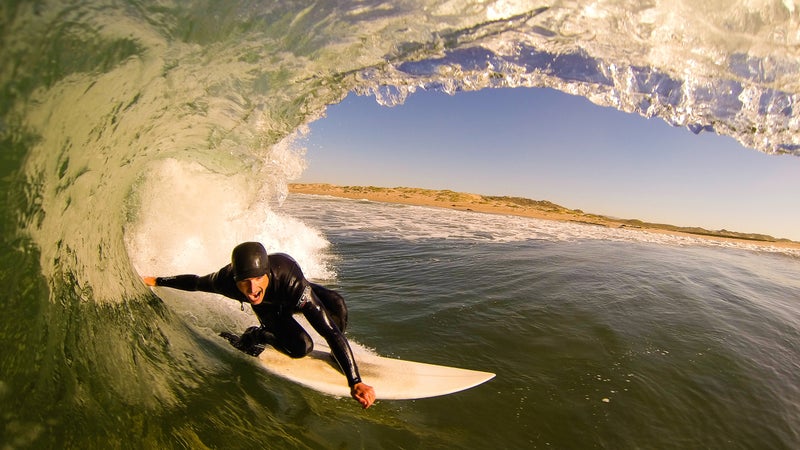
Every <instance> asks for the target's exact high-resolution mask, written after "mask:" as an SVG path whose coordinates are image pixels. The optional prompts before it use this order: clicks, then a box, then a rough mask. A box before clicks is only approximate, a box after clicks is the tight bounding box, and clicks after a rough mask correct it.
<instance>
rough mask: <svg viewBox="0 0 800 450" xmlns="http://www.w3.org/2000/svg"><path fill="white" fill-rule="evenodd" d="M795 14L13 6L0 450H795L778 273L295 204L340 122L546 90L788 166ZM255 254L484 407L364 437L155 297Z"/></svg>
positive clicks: (779, 262)
mask: <svg viewBox="0 0 800 450" xmlns="http://www.w3.org/2000/svg"><path fill="white" fill-rule="evenodd" d="M798 7H800V4H798V3H797V2H795V1H794V0H782V1H767V0H742V1H723V0H717V1H707V2H702V3H699V2H692V1H657V0H653V1H647V2H640V1H625V0H606V1H602V0H600V1H512V0H500V1H495V2H490V1H440V2H437V1H426V2H423V1H403V2H378V1H374V2H372V1H359V2H348V1H340V2H319V3H313V2H299V1H279V2H273V1H269V2H267V1H229V2H214V1H160V2H147V1H112V0H107V1H85V2H77V3H76V2H69V1H42V2H18V1H8V2H4V3H3V4H2V6H0V20H1V21H2V28H1V29H2V31H1V32H0V36H2V43H0V48H1V49H2V50H0V146H2V159H1V160H0V167H1V168H2V172H0V173H2V177H0V183H1V184H2V190H1V191H2V193H3V200H4V201H3V202H2V203H0V236H2V251H0V257H1V258H2V259H0V267H1V269H0V277H2V283H3V286H4V287H5V293H4V295H3V296H2V300H0V301H2V304H3V317H2V319H0V342H2V350H0V420H1V421H2V427H0V442H2V443H3V445H4V447H6V448H55V447H57V448H64V447H66V448H95V447H103V448H108V447H111V448H152V447H158V448H253V447H257V446H261V447H268V448H295V447H296V448H328V447H334V446H336V447H346V448H353V447H367V448H382V447H384V448H419V447H424V448H445V447H447V448H451V447H462V448H485V447H488V446H494V447H497V448H519V447H522V446H526V447H556V448H576V447H577V448H642V447H644V448H669V447H673V448H687V447H703V448H753V447H768V448H796V447H797V445H798V444H800V435H798V431H797V430H798V429H800V411H799V410H798V405H800V392H798V388H797V386H800V380H799V379H798V378H797V377H798V376H797V373H800V371H798V370H797V369H798V361H800V349H798V344H797V342H800V339H798V337H800V336H798V329H800V309H798V306H797V304H796V299H797V298H800V286H799V285H798V282H797V280H798V279H800V277H798V276H797V275H798V274H800V266H798V264H800V263H799V262H798V257H797V255H796V254H794V253H792V252H790V251H781V250H779V249H769V250H766V251H765V250H764V249H756V248H749V247H741V248H740V247H737V248H730V247H720V246H711V245H707V244H706V243H704V242H702V240H689V241H679V242H676V241H669V240H666V239H667V238H660V239H664V240H656V241H653V240H652V239H653V238H651V237H647V235H646V234H644V233H642V234H635V233H634V234H624V235H621V234H620V232H619V231H613V230H605V231H604V230H600V229H596V228H587V227H582V226H579V225H575V224H573V225H560V224H555V223H543V222H537V221H530V220H523V219H518V218H508V217H488V216H484V215H479V214H466V213H460V212H455V211H449V212H444V211H438V210H437V211H435V212H431V211H429V210H424V211H423V212H421V213H420V212H419V210H418V209H414V208H411V207H398V206H392V205H378V204H371V203H368V202H352V201H343V200H334V199H329V198H318V197H307V196H297V197H296V196H292V195H289V194H288V189H287V183H288V182H290V181H291V180H294V179H297V178H298V177H299V176H300V174H302V172H303V170H304V169H305V165H306V162H305V159H304V153H305V149H303V148H302V146H301V145H300V144H299V143H298V142H300V141H301V140H300V139H298V138H300V137H302V136H303V134H304V133H305V132H306V130H307V125H308V124H309V123H310V122H312V121H314V120H318V119H320V118H322V117H324V115H325V111H326V108H327V107H328V106H329V105H331V104H335V103H337V102H339V101H341V100H342V99H343V98H344V97H345V96H347V95H348V94H349V93H355V94H358V95H369V96H373V97H375V99H376V100H377V101H378V102H379V103H381V104H383V105H386V106H398V105H401V104H402V103H403V101H404V100H405V99H406V98H407V97H408V96H409V95H413V94H414V93H415V92H417V91H420V90H435V91H442V92H447V93H450V94H457V93H458V92H461V91H469V90H478V89H490V88H499V87H519V88H524V87H537V88H538V87H548V88H553V89H556V90H559V91H563V92H566V93H570V94H575V95H580V96H583V97H585V98H587V99H589V100H590V101H592V102H594V103H596V104H598V105H603V106H611V107H615V108H617V109H620V110H622V111H626V112H630V113H634V114H640V115H643V116H646V117H653V118H658V119H661V120H665V121H666V122H668V123H670V124H673V125H675V126H681V127H688V128H689V129H691V130H692V131H694V132H696V133H710V132H714V133H719V134H722V135H728V136H731V137H733V138H735V139H737V140H738V141H739V142H741V143H742V144H744V145H745V146H747V147H749V148H752V149H753V151H761V152H765V153H770V154H788V155H795V156H800V133H798V129H799V128H800V122H799V121H800V119H799V117H800V114H798V110H797V103H798V95H799V94H800V84H798V83H799V82H798V80H800V77H799V76H798V75H800V73H799V72H800V63H799V62H798V61H800V55H799V54H798V53H800V50H798V49H800V45H798V44H800V11H798ZM400 107H402V106H400ZM320 211H322V212H323V213H322V214H320ZM462 214H463V215H462ZM243 240H260V241H262V242H263V243H264V244H265V246H266V247H267V248H268V250H269V251H284V252H288V253H290V254H292V255H293V256H294V257H295V258H296V259H297V260H298V261H299V262H300V264H301V266H302V267H303V268H304V271H305V273H306V275H307V276H308V277H309V278H312V279H315V280H318V281H321V282H324V283H326V284H329V285H332V286H333V287H336V288H337V289H340V290H341V291H342V292H343V293H344V294H345V296H346V297H347V299H348V304H350V305H351V310H352V313H351V314H352V319H351V320H352V322H353V325H352V329H350V330H349V335H350V338H351V339H353V340H354V341H356V342H359V343H360V344H363V345H364V346H366V347H368V348H371V349H374V350H375V351H376V352H378V353H381V354H384V355H387V356H397V357H403V358H407V359H417V360H425V361H429V362H433V363H439V364H447V365H458V366H465V367H470V368H475V369H479V370H488V371H492V372H497V373H498V378H497V379H496V380H493V381H492V383H491V384H489V385H487V386H484V387H482V388H479V389H475V390H472V391H470V392H468V393H465V394H463V395H458V396H449V397H444V398H440V399H431V400H426V401H419V402H407V403H393V402H386V403H383V404H380V405H376V408H373V409H370V410H369V412H368V413H365V412H363V411H360V410H358V409H357V408H355V407H354V406H355V405H353V404H351V403H352V402H351V401H347V400H337V399H331V398H328V397H325V396H321V395H318V394H315V393H313V392H309V391H308V390H305V389H303V388H301V387H298V386H294V385H292V384H290V383H287V382H284V381H281V380H279V379H276V378H274V377H270V376H267V375H266V374H265V373H264V372H263V371H261V370H260V369H259V368H258V367H257V366H256V365H255V364H253V362H252V361H251V360H249V359H248V358H247V357H245V356H244V355H240V354H237V353H235V352H234V351H232V349H230V348H228V347H226V345H224V342H220V340H219V339H218V338H217V336H216V333H218V332H219V331H221V330H222V329H230V328H234V329H241V328H242V327H244V326H247V325H248V324H251V323H252V321H253V320H254V318H253V317H252V315H249V314H248V313H249V311H240V310H239V305H238V304H236V303H235V302H234V304H229V303H230V302H225V301H222V300H220V299H217V298H215V297H213V296H198V297H185V298H178V297H170V296H169V294H168V293H165V292H160V291H158V290H156V291H155V292H152V291H150V290H149V289H147V288H146V287H145V286H144V285H143V284H142V283H141V280H140V275H141V274H171V273H178V272H182V273H207V272H210V271H213V270H216V269H218V268H219V267H221V266H222V265H224V264H225V262H226V261H227V259H228V258H229V252H230V249H231V248H232V247H233V245H235V244H236V243H238V242H240V241H243ZM455 346H460V348H464V349H465V351H463V352H458V351H453V350H452V349H453V348H454V347H455ZM443 349H445V350H444V351H443Z"/></svg>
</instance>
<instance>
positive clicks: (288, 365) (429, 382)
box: [259, 342, 495, 400]
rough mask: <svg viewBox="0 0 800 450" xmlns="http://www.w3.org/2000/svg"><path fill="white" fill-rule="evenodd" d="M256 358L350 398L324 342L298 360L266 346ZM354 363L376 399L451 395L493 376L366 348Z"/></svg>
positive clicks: (275, 371)
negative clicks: (372, 389) (372, 351)
mask: <svg viewBox="0 0 800 450" xmlns="http://www.w3.org/2000/svg"><path fill="white" fill-rule="evenodd" d="M351 344H352V343H351ZM354 350H355V349H354ZM259 360H260V362H261V364H262V365H263V367H264V369H265V370H267V371H268V372H270V373H272V374H275V375H277V376H279V377H282V378H286V379H288V380H291V381H293V382H295V383H298V384H301V385H303V386H306V387H309V388H311V389H314V390H316V391H318V392H321V393H323V394H328V395H332V396H336V397H350V388H349V387H348V386H347V379H346V378H345V376H344V375H343V374H342V372H341V371H340V370H339V366H338V364H337V363H336V362H335V361H334V360H333V357H332V356H331V355H330V349H329V348H328V346H327V345H326V344H325V343H324V342H315V343H314V350H313V351H312V352H311V353H310V354H308V355H306V356H305V357H304V358H299V359H293V358H290V357H288V356H286V355H285V354H283V353H281V352H279V351H277V350H275V349H274V348H273V347H271V346H267V347H266V348H265V349H264V351H263V352H262V353H261V355H259ZM356 364H358V369H359V372H360V374H361V380H362V381H363V382H364V383H366V384H368V385H370V386H372V387H373V388H374V389H375V394H376V396H377V399H378V400H410V399H420V398H427V397H436V396H440V395H446V394H452V393H454V392H459V391H463V390H465V389H469V388H472V387H475V386H477V385H479V384H481V383H485V382H487V381H489V380H491V379H492V378H494V376H495V374H493V373H489V372H480V371H476V370H468V369H459V368H457V367H448V366H439V365H435V364H426V363H420V362H414V361H405V360H401V359H393V358H385V357H382V356H378V355H375V354H373V353H371V352H366V351H359V352H357V354H356Z"/></svg>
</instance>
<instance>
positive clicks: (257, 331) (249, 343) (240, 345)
mask: <svg viewBox="0 0 800 450" xmlns="http://www.w3.org/2000/svg"><path fill="white" fill-rule="evenodd" d="M219 335H220V336H222V337H224V338H225V339H227V340H228V342H230V343H231V345H232V346H234V347H235V348H236V349H237V350H239V351H241V352H244V353H247V354H248V355H250V356H258V355H260V354H261V352H263V351H264V347H265V344H268V343H272V342H274V338H275V336H274V335H273V334H272V333H270V332H268V331H266V330H264V329H262V328H260V327H250V328H248V329H247V330H246V331H245V332H244V333H242V335H241V336H237V335H235V334H233V333H228V332H226V331H223V332H222V333H220V334H219Z"/></svg>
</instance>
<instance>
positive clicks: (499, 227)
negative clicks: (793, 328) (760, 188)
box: [285, 194, 800, 256]
mask: <svg viewBox="0 0 800 450" xmlns="http://www.w3.org/2000/svg"><path fill="white" fill-rule="evenodd" d="M285 211H286V212H287V213H290V214H298V215H300V216H301V217H303V218H304V219H305V220H310V221H312V223H313V221H314V219H315V218H317V217H319V216H321V215H324V217H325V219H324V221H323V222H324V223H325V226H330V227H336V229H337V233H348V232H349V233H370V234H374V235H377V236H384V237H391V238H395V239H403V240H408V241H413V240H419V239H458V240H466V241H483V242H498V243H509V242H520V241H528V240H532V239H542V240H550V241H575V240H579V239H601V240H606V241H618V242H645V243H652V244H660V245H673V246H691V245H697V246H715V247H725V248H732V249H741V250H751V251H759V252H771V253H783V254H787V255H793V256H800V251H797V250H793V249H786V248H780V247H774V246H763V245H756V244H750V243H746V242H739V241H736V242H734V241H723V240H713V239H706V238H703V237H700V236H687V235H674V234H662V233H653V232H648V231H644V230H639V229H633V228H609V227H604V226H598V225H590V224H585V223H578V222H561V221H553V220H541V219H534V218H527V217H518V216H511V215H499V214H485V213H478V212H473V211H459V210H451V209H446V208H432V207H424V206H408V205H399V204H398V205H395V204H386V203H378V202H370V201H367V200H350V199H341V198H335V197H329V196H317V195H304V194H296V195H295V196H294V197H292V201H290V202H287V204H286V205H285Z"/></svg>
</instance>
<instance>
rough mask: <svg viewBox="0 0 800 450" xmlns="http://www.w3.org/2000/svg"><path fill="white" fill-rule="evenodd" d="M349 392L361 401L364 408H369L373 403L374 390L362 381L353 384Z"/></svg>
mask: <svg viewBox="0 0 800 450" xmlns="http://www.w3.org/2000/svg"><path fill="white" fill-rule="evenodd" d="M351 394H352V396H353V398H354V399H356V400H357V401H358V402H359V403H361V406H363V407H364V409H367V408H369V407H370V406H372V404H373V403H375V390H374V389H372V387H371V386H368V385H366V384H364V383H358V384H356V385H354V386H353V389H352V390H351Z"/></svg>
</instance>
